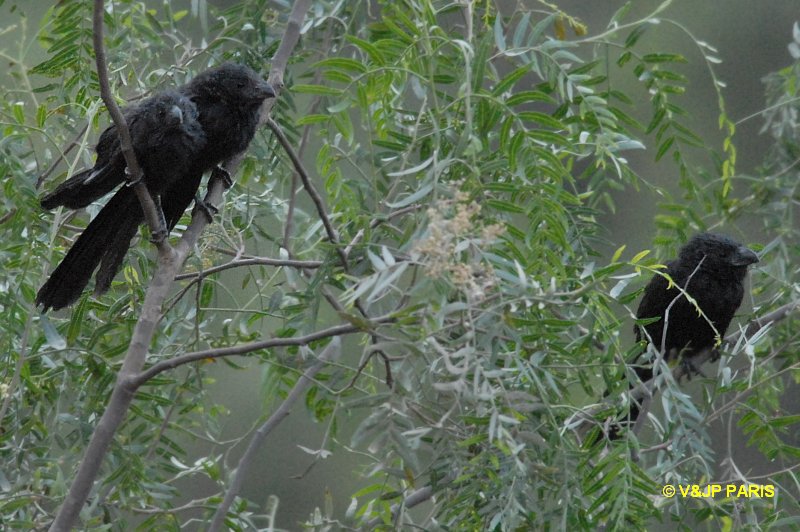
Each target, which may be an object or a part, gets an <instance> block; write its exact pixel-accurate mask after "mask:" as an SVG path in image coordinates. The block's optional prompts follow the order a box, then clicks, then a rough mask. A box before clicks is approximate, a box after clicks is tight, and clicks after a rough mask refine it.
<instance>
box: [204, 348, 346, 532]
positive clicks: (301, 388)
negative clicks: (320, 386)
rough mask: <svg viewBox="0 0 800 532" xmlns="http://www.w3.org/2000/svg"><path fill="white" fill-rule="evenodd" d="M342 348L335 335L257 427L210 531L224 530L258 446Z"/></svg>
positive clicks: (210, 526) (215, 514) (215, 515)
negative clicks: (267, 417)
mask: <svg viewBox="0 0 800 532" xmlns="http://www.w3.org/2000/svg"><path fill="white" fill-rule="evenodd" d="M341 350H342V341H341V339H340V338H339V337H338V336H334V338H333V340H332V341H331V343H329V344H328V345H327V346H325V349H323V350H322V353H320V354H319V357H317V362H316V363H315V364H314V365H313V366H311V367H310V368H308V369H307V370H306V371H305V373H303V374H302V375H301V376H300V378H299V379H297V382H295V384H294V387H293V388H292V391H291V392H289V395H288V396H287V397H286V399H284V400H283V402H282V403H281V404H280V406H279V407H278V408H277V409H276V410H275V412H273V413H272V415H271V416H270V417H269V419H268V420H267V421H266V422H265V423H264V424H263V425H261V426H260V427H259V428H258V430H256V432H255V434H254V435H253V439H252V440H250V444H249V445H248V446H247V450H246V451H245V452H244V455H243V456H242V458H241V460H239V463H238V464H237V466H236V473H235V474H234V476H233V481H232V482H231V485H230V486H229V487H228V491H227V492H226V493H225V499H224V500H223V501H222V503H221V504H220V505H219V507H218V508H217V511H216V512H215V513H214V519H213V520H212V521H211V525H209V527H208V530H209V532H217V531H218V530H221V529H222V526H223V524H224V521H225V516H226V515H227V513H228V510H230V507H231V505H232V504H233V501H234V499H236V496H237V495H238V494H239V493H240V492H241V491H242V484H244V477H245V474H246V473H247V471H249V470H250V468H251V466H252V464H253V461H254V460H255V459H256V453H257V452H258V449H259V448H260V447H261V446H262V445H263V444H264V441H265V440H266V438H267V436H269V433H270V432H272V431H273V429H275V427H277V426H278V425H279V424H280V423H281V421H283V420H284V419H285V418H286V417H287V416H288V415H289V414H290V413H291V409H292V406H294V404H295V403H296V402H297V400H298V399H300V398H301V397H302V395H303V394H304V393H305V392H306V390H308V388H309V387H310V386H311V385H312V384H313V382H314V377H315V376H316V375H317V373H319V372H320V371H321V370H322V368H324V367H325V364H326V363H327V362H328V360H330V359H335V358H338V357H339V355H340V354H341Z"/></svg>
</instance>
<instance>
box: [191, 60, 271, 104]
mask: <svg viewBox="0 0 800 532" xmlns="http://www.w3.org/2000/svg"><path fill="white" fill-rule="evenodd" d="M191 84H192V85H193V86H194V87H200V88H201V90H202V91H205V92H213V94H211V95H212V96H215V97H217V98H220V99H222V100H224V101H226V102H229V103H232V104H237V105H241V104H242V103H253V104H261V102H263V101H264V100H266V99H267V98H272V97H274V96H275V90H274V89H273V88H272V85H270V84H269V83H267V82H266V81H264V80H263V79H262V78H261V76H259V75H258V73H257V72H256V71H255V70H253V69H252V68H250V67H247V66H245V65H239V64H236V63H223V64H222V65H220V66H218V67H216V68H212V69H210V70H206V71H205V72H203V73H201V74H198V75H197V76H196V77H195V78H194V79H193V80H192V82H191Z"/></svg>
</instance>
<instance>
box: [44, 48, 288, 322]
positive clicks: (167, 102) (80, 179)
mask: <svg viewBox="0 0 800 532" xmlns="http://www.w3.org/2000/svg"><path fill="white" fill-rule="evenodd" d="M271 96H274V91H273V90H272V87H271V86H270V85H269V84H268V83H267V82H265V81H264V80H263V79H261V78H260V77H259V75H258V74H256V73H255V72H254V71H253V70H251V69H250V68H248V67H246V66H242V65H236V64H232V63H226V64H223V65H222V66H220V67H217V68H213V69H210V70H207V71H205V72H203V73H201V74H199V75H198V76H197V77H195V78H194V79H193V80H192V81H191V82H189V83H188V84H186V85H184V86H182V87H179V88H178V90H177V91H166V92H163V93H160V94H158V95H155V96H153V97H151V98H148V99H146V100H144V101H143V102H142V103H140V104H139V105H136V106H133V107H130V108H128V109H126V110H125V111H124V112H125V115H126V120H127V122H128V125H129V129H130V131H131V138H132V142H133V145H134V151H135V152H136V158H137V160H138V161H139V164H140V165H141V167H142V170H143V173H144V182H145V184H146V185H147V188H148V190H149V191H150V193H151V194H152V195H153V197H154V200H155V201H156V203H157V204H159V205H160V207H161V209H162V212H161V214H162V216H163V221H164V227H163V230H164V231H165V234H168V232H169V231H170V230H172V228H173V227H174V226H175V224H176V223H177V222H178V220H179V219H180V217H181V215H182V214H183V212H184V211H185V210H186V208H187V207H188V206H189V204H190V203H191V202H192V200H193V199H194V198H195V194H196V193H197V190H198V188H199V186H200V181H201V179H202V176H203V173H204V172H205V171H207V170H209V169H211V168H213V167H215V166H216V165H218V164H220V163H221V162H223V161H224V160H226V159H229V158H231V157H233V156H234V155H236V154H237V153H239V152H241V151H244V150H245V149H246V148H247V146H248V145H249V143H250V141H251V140H252V138H253V136H254V134H255V129H256V126H257V125H258V122H259V119H260V108H261V104H262V103H263V101H264V100H265V99H266V98H268V97H271ZM125 168H126V165H125V161H124V158H123V157H122V152H121V148H120V143H119V138H118V135H117V133H116V129H115V128H114V126H113V125H112V126H111V127H109V128H108V129H106V130H105V131H104V132H103V134H102V135H101V136H100V140H99V142H98V144H97V161H96V162H95V165H94V167H92V168H91V169H88V170H84V171H83V172H80V173H78V174H76V175H75V176H73V177H72V178H70V179H69V180H67V181H66V182H65V183H63V184H61V185H60V186H59V187H57V188H56V189H55V190H54V191H53V192H52V193H50V194H48V195H46V196H45V197H44V198H43V199H42V206H43V207H44V208H47V209H52V208H54V207H57V206H61V205H63V206H66V207H69V208H72V209H77V208H81V207H85V206H86V205H88V204H89V203H91V202H93V201H95V200H97V199H98V198H100V197H102V196H103V195H105V194H107V193H108V192H110V191H111V190H113V189H114V188H115V187H117V186H118V185H120V184H122V183H125V182H126V175H125ZM143 222H144V214H143V212H142V209H141V206H140V205H139V201H138V198H137V197H136V195H135V193H134V192H133V190H132V189H130V188H129V187H123V188H121V189H120V190H118V191H117V193H116V194H114V196H113V197H112V198H111V200H109V202H108V203H107V204H106V205H105V206H104V207H103V208H102V209H101V210H100V212H99V213H98V215H97V216H96V217H95V218H94V219H93V220H92V221H91V223H90V224H89V225H88V226H87V227H86V229H85V230H84V231H83V233H82V234H81V235H80V236H79V237H78V239H77V240H76V241H75V243H74V244H73V246H72V248H71V249H70V250H69V252H68V253H67V256H66V257H64V259H63V260H62V262H61V263H60V264H59V265H58V267H57V268H56V269H55V270H54V271H53V273H52V274H51V275H50V279H49V280H48V281H47V282H46V283H45V284H44V285H43V286H42V288H41V289H40V290H39V293H38V294H37V296H36V304H37V305H41V306H42V307H43V310H44V311H47V310H48V309H50V308H53V309H56V310H58V309H60V308H62V307H65V306H67V305H69V304H71V303H73V302H74V301H75V300H76V299H77V298H78V297H79V296H80V294H81V292H82V291H83V289H84V288H85V287H86V285H87V284H88V282H89V279H90V278H91V276H92V273H93V272H94V270H95V269H96V268H97V267H98V265H99V270H98V272H97V278H96V282H95V293H98V294H100V293H103V292H105V291H106V290H108V288H109V286H110V285H111V281H112V280H113V278H114V276H115V275H116V273H117V271H118V270H119V268H120V266H121V265H122V261H123V259H124V257H125V254H126V253H127V250H128V247H129V246H130V241H131V239H132V238H133V236H134V235H135V234H136V231H137V228H138V226H139V225H140V224H141V223H143ZM154 236H155V235H154Z"/></svg>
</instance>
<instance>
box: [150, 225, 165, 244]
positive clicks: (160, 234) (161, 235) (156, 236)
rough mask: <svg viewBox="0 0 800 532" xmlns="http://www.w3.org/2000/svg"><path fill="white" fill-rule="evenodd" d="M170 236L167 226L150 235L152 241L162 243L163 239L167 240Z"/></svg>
mask: <svg viewBox="0 0 800 532" xmlns="http://www.w3.org/2000/svg"><path fill="white" fill-rule="evenodd" d="M168 236H169V231H167V228H166V227H161V229H159V230H158V231H156V232H154V233H152V234H151V235H150V242H152V243H153V244H160V243H162V242H163V241H165V240H166V239H167V237H168Z"/></svg>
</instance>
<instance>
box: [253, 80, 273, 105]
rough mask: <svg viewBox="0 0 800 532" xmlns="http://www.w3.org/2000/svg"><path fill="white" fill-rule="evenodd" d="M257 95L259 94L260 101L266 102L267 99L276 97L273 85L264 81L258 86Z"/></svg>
mask: <svg viewBox="0 0 800 532" xmlns="http://www.w3.org/2000/svg"><path fill="white" fill-rule="evenodd" d="M256 93H257V94H258V96H259V99H260V100H266V99H267V98H274V97H275V89H273V88H272V85H270V84H269V83H267V82H266V81H263V80H262V81H259V82H258V84H257V85H256Z"/></svg>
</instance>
